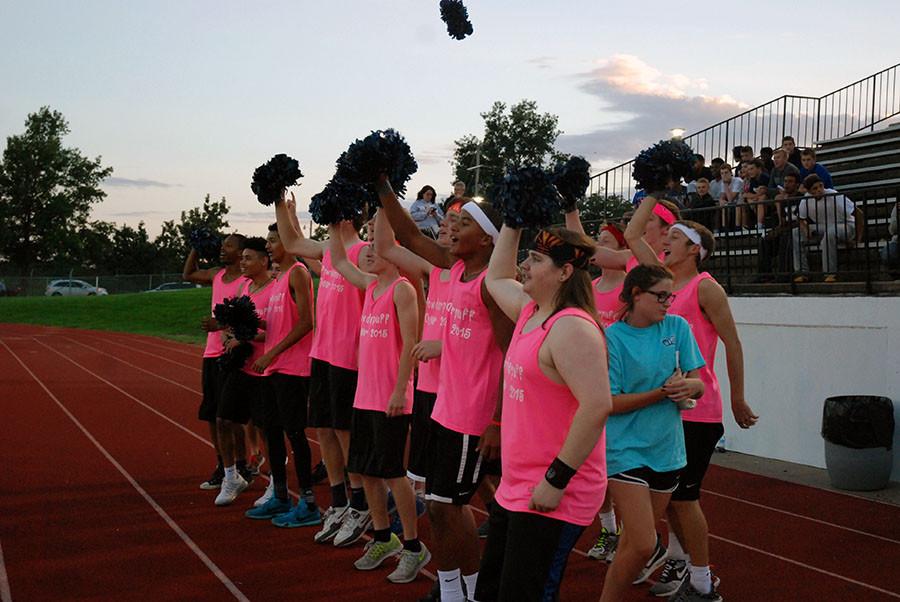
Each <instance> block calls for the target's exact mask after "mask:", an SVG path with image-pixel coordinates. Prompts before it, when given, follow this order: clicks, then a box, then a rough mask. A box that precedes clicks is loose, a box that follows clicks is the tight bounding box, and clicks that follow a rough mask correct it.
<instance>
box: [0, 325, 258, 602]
mask: <svg viewBox="0 0 900 602" xmlns="http://www.w3.org/2000/svg"><path fill="white" fill-rule="evenodd" d="M42 344H43V343H42ZM0 345H3V346H4V347H5V348H6V350H7V351H8V352H9V353H10V354H11V355H12V356H13V358H14V359H15V360H16V361H17V362H19V365H21V366H22V368H23V369H25V371H26V372H28V374H30V375H31V378H33V379H34V381H35V382H36V383H37V384H38V385H40V387H41V388H42V389H43V390H44V392H45V393H46V394H47V395H48V396H49V397H50V399H52V400H53V401H54V402H55V403H56V405H57V406H59V409H61V410H62V411H63V413H65V415H66V416H68V417H69V420H71V421H72V422H73V423H74V424H75V426H77V427H78V429H79V430H80V431H81V432H82V433H84V436H85V437H87V438H88V440H89V441H90V442H91V443H93V444H94V447H96V448H97V449H98V450H99V451H100V453H101V454H103V455H104V456H105V457H106V459H107V460H109V462H110V464H112V465H113V466H114V467H115V468H116V470H118V471H119V472H120V473H121V474H122V476H123V477H125V479H126V480H127V481H128V482H129V483H130V484H131V486H132V487H134V489H135V491H137V492H138V493H139V494H140V495H141V497H143V498H144V500H145V501H146V502H147V503H148V504H149V505H150V507H151V508H153V509H154V510H155V511H156V513H157V514H159V516H160V517H162V519H163V520H164V521H165V522H166V524H168V525H169V527H170V528H171V529H172V530H173V531H175V534H176V535H178V537H179V538H181V541H183V542H184V544H185V545H186V546H187V547H188V548H189V549H190V550H191V551H192V552H193V553H194V554H195V555H196V556H197V558H199V559H200V561H201V562H203V564H205V565H206V567H207V568H208V569H209V570H210V571H211V572H212V574H213V575H215V576H216V578H217V579H218V580H219V581H221V582H222V585H224V586H225V588H226V589H227V590H228V591H229V592H231V594H232V595H233V596H234V597H235V598H236V599H237V600H240V601H241V602H250V599H249V598H247V596H245V595H244V593H243V592H242V591H241V590H240V589H238V587H237V586H236V585H235V584H234V582H232V581H231V579H229V578H228V576H227V575H225V573H223V572H222V569H220V568H219V567H218V566H217V565H216V563H214V562H213V561H212V560H211V559H210V558H209V556H207V555H206V554H205V553H204V552H203V550H201V549H200V547H199V546H198V545H197V544H196V543H194V540H193V539H191V538H190V536H188V534H187V533H185V532H184V531H183V530H182V528H181V527H179V526H178V523H176V522H175V521H174V520H172V517H171V516H169V515H168V513H166V511H165V510H163V509H162V507H161V506H160V505H159V504H157V503H156V500H154V499H153V498H152V497H151V496H150V494H149V493H147V492H146V491H145V490H144V488H143V487H141V486H140V485H139V484H138V482H137V481H136V480H135V479H134V477H132V476H131V474H130V473H129V472H128V471H127V470H125V468H124V467H123V466H122V465H121V464H119V462H118V461H117V460H116V459H115V458H114V457H113V456H112V455H111V454H110V453H109V452H108V451H106V448H105V447H103V445H102V444H101V443H100V442H99V441H97V439H96V438H95V437H94V436H93V435H92V434H91V432H90V431H88V430H87V428H85V426H84V425H83V424H81V422H80V421H79V420H78V418H76V417H75V415H74V414H72V412H70V411H69V409H68V408H67V407H66V406H65V405H64V404H63V403H62V402H61V401H60V400H59V399H58V398H57V397H56V395H54V394H53V392H52V391H50V389H48V388H47V385H45V384H44V381H42V380H41V379H40V378H38V376H37V374H35V373H34V372H32V371H31V368H29V367H28V366H27V365H26V364H25V362H24V361H22V359H21V358H20V357H19V356H18V354H16V352H15V351H13V350H12V349H11V348H10V347H9V345H7V344H6V343H5V342H4V341H2V340H0Z"/></svg>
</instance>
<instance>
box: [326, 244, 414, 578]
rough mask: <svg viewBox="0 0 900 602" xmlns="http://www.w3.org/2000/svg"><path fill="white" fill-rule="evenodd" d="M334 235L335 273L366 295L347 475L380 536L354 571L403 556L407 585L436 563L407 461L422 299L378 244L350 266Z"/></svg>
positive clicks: (401, 572)
mask: <svg viewBox="0 0 900 602" xmlns="http://www.w3.org/2000/svg"><path fill="white" fill-rule="evenodd" d="M330 229H331V234H332V239H331V240H332V241H334V242H333V243H332V244H331V246H330V251H331V257H332V261H333V264H334V267H335V269H337V270H338V272H340V274H341V275H342V276H343V277H344V278H346V280H347V282H348V283H349V284H350V285H352V286H355V287H356V288H358V289H360V290H363V291H365V301H364V304H363V308H362V314H361V318H360V323H359V341H360V343H359V360H358V362H359V379H360V380H359V382H360V385H361V386H359V387H357V389H356V397H355V398H354V401H353V422H352V426H351V429H350V455H349V460H348V463H347V470H348V471H350V472H353V473H357V474H359V475H361V476H362V479H363V487H365V490H366V499H367V500H368V503H369V510H368V513H369V514H370V516H371V519H372V523H373V526H374V533H373V539H372V541H371V542H369V543H368V544H367V545H366V548H365V553H364V554H363V556H362V557H361V558H360V559H359V560H357V561H356V563H355V566H356V567H357V568H359V569H368V568H374V567H375V566H377V565H378V564H380V562H381V561H382V560H383V559H384V558H386V557H388V556H395V555H399V556H400V557H401V560H400V566H398V569H397V571H395V572H394V573H392V574H391V575H390V576H389V577H388V578H389V579H391V580H398V579H402V580H404V581H405V580H406V579H407V578H408V576H409V573H410V572H412V577H413V578H415V575H416V574H417V573H418V571H419V570H421V568H422V567H424V566H425V564H427V562H428V561H429V560H430V559H431V555H430V553H429V552H428V550H427V549H426V548H425V546H424V545H423V544H422V543H421V542H420V541H419V539H418V532H417V525H416V504H415V493H414V492H413V488H412V485H411V484H410V482H409V480H408V479H407V478H406V467H405V466H404V457H403V456H404V451H405V449H406V438H407V434H408V432H409V417H410V414H411V412H412V403H413V395H412V393H413V385H412V383H413V369H414V367H415V359H414V358H413V357H412V349H413V346H414V345H415V343H416V338H417V337H416V335H417V331H418V320H419V317H418V305H417V302H416V292H415V288H414V287H413V285H412V284H411V283H410V282H409V280H407V279H406V278H403V277H400V272H399V270H398V268H397V266H395V265H394V264H392V263H390V262H389V261H386V260H385V259H383V258H382V257H380V256H378V255H376V254H375V250H374V244H370V245H367V246H366V247H365V248H364V249H363V251H362V255H361V258H360V267H359V268H357V267H356V266H355V265H353V263H351V262H350V261H349V260H348V258H347V255H346V253H345V251H344V247H343V245H342V244H341V242H340V240H339V238H338V237H337V236H336V226H331V227H330ZM388 488H389V489H390V490H391V492H392V493H393V496H394V501H395V503H396V505H397V513H398V514H399V516H400V521H401V523H402V524H403V541H402V542H401V541H400V539H399V538H398V537H397V536H396V535H394V534H393V533H391V531H390V519H389V515H388V508H387V491H386V489H388ZM410 567H412V570H410ZM401 569H402V570H401ZM392 577H393V579H392Z"/></svg>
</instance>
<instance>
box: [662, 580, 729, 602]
mask: <svg viewBox="0 0 900 602" xmlns="http://www.w3.org/2000/svg"><path fill="white" fill-rule="evenodd" d="M716 582H717V580H716V579H715V578H713V583H712V591H710V592H709V593H708V594H701V593H700V592H698V591H697V590H696V588H694V586H693V585H691V580H690V579H688V580H687V581H685V582H684V583H683V584H681V587H680V588H678V592H676V594H675V595H674V596H672V597H671V598H669V599H670V600H672V601H673V602H722V596H720V595H719V592H718V591H716V585H717V583H716Z"/></svg>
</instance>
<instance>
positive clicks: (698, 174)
mask: <svg viewBox="0 0 900 602" xmlns="http://www.w3.org/2000/svg"><path fill="white" fill-rule="evenodd" d="M700 178H706V180H707V181H709V180H712V178H713V173H712V170H711V169H710V168H709V167H707V166H706V158H705V157H704V156H703V155H694V169H693V172H692V173H691V175H690V176H689V177H688V178H685V182H687V193H688V194H691V193H692V192H696V190H697V185H696V182H697V180H699V179H700Z"/></svg>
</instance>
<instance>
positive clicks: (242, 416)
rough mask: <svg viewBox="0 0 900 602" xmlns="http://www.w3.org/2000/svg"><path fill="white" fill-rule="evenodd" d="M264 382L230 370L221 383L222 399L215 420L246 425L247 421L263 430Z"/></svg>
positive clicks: (239, 371) (241, 371)
mask: <svg viewBox="0 0 900 602" xmlns="http://www.w3.org/2000/svg"><path fill="white" fill-rule="evenodd" d="M266 388H267V387H266V381H265V380H264V378H263V377H262V376H250V375H249V374H247V373H246V372H244V371H243V370H231V371H229V372H227V373H226V374H225V379H224V382H223V383H222V399H221V402H220V403H219V410H218V412H217V413H216V417H217V418H221V419H223V420H230V421H232V422H238V423H240V424H247V422H248V421H249V420H251V419H252V420H253V423H254V424H255V425H256V426H258V427H260V428H265V405H266V404H265V397H266V395H267V391H266Z"/></svg>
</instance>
